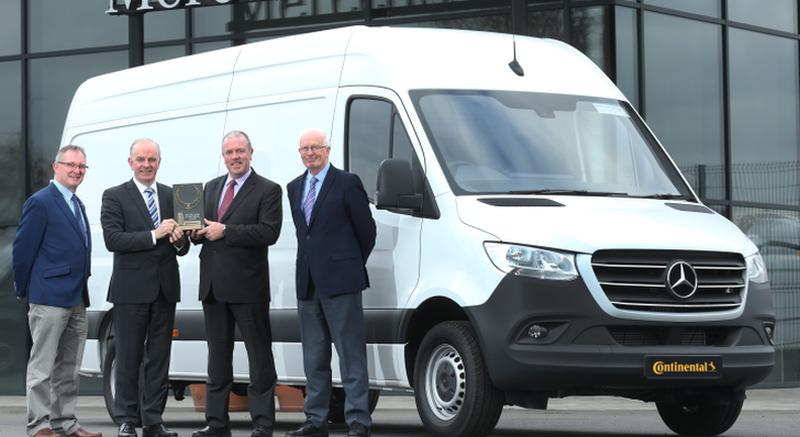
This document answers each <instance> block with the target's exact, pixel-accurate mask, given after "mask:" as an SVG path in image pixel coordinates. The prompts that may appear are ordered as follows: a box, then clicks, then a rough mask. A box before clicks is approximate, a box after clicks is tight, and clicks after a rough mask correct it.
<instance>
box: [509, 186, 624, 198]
mask: <svg viewBox="0 0 800 437" xmlns="http://www.w3.org/2000/svg"><path fill="white" fill-rule="evenodd" d="M506 194H560V195H565V196H600V197H614V196H623V197H624V196H628V193H618V192H613V191H589V190H566V189H560V188H543V189H541V190H511V191H506Z"/></svg>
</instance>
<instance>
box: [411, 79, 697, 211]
mask: <svg viewBox="0 0 800 437" xmlns="http://www.w3.org/2000/svg"><path fill="white" fill-rule="evenodd" d="M411 97H412V99H413V101H414V105H415V107H416V110H417V113H418V114H419V116H420V118H421V119H422V122H423V127H424V128H425V131H426V132H427V134H428V136H429V140H430V142H431V144H432V146H433V148H434V151H435V153H436V155H437V158H438V159H439V162H440V163H443V165H442V167H443V169H444V172H445V175H446V176H447V178H448V181H449V182H450V186H451V188H452V189H453V191H454V193H455V194H503V193H509V194H537V193H543V194H544V193H547V194H567V195H607V196H631V197H653V198H663V199H686V200H694V198H693V197H692V195H691V192H690V190H689V189H688V187H687V186H686V184H685V183H684V182H683V180H682V179H681V177H680V175H679V174H678V172H677V170H676V169H675V167H674V166H673V165H672V164H671V163H670V162H669V160H668V159H667V157H666V155H665V154H664V152H663V151H662V150H661V148H660V147H659V146H658V144H657V143H656V141H655V139H654V138H653V137H652V136H651V135H650V133H649V132H648V131H647V130H646V129H645V127H644V125H643V124H642V122H641V121H640V120H639V118H638V116H637V115H636V114H635V113H634V112H633V111H632V110H631V109H630V108H629V107H628V106H627V104H624V103H622V102H619V101H616V100H611V99H601V98H594V97H582V96H570V95H559V94H544V93H528V92H516V91H460V90H459V91H452V90H445V91H439V90H417V91H412V92H411Z"/></svg>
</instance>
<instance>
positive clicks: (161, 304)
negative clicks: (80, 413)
mask: <svg viewBox="0 0 800 437" xmlns="http://www.w3.org/2000/svg"><path fill="white" fill-rule="evenodd" d="M128 165H130V167H131V170H132V171H133V179H131V180H129V181H127V182H125V183H123V184H122V185H117V186H115V187H112V188H109V189H107V190H106V191H105V192H104V193H103V206H102V208H101V212H100V223H101V224H102V226H103V237H104V239H105V242H106V248H107V249H108V250H109V251H110V252H113V253H114V271H113V273H112V275H111V283H110V284H109V286H108V301H109V302H111V303H113V304H114V341H115V345H116V351H117V361H116V370H115V371H116V375H115V376H116V380H115V395H116V396H115V398H114V419H115V421H116V422H117V423H119V424H120V427H119V433H118V435H119V437H136V435H137V434H136V428H135V426H134V423H135V422H136V419H137V418H138V416H139V412H140V411H141V418H142V425H143V426H144V429H143V430H142V432H143V435H144V437H175V436H177V433H174V432H170V431H169V430H168V429H167V428H166V427H165V426H164V424H163V422H162V419H161V415H162V414H163V412H164V406H165V405H166V402H167V391H168V389H169V357H170V350H171V345H172V328H173V325H174V322H175V303H176V302H178V301H180V298H181V284H180V275H179V273H178V261H177V259H176V257H175V255H176V254H178V255H184V254H186V252H188V250H189V244H188V242H187V239H186V238H185V237H184V236H183V231H182V230H180V229H178V228H177V223H175V220H173V219H172V217H173V216H174V212H173V206H172V188H170V187H168V186H166V185H162V184H159V183H156V174H157V173H158V168H159V166H160V165H161V149H160V148H159V146H158V144H156V143H155V142H154V141H153V140H150V139H146V138H141V139H137V140H136V141H134V142H133V144H132V145H131V148H130V154H129V156H128ZM142 366H144V372H143V375H144V381H141V383H142V384H141V387H142V390H141V393H140V392H139V386H140V381H139V369H140V367H142ZM140 399H141V405H139V400H140Z"/></svg>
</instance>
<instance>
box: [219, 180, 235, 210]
mask: <svg viewBox="0 0 800 437" xmlns="http://www.w3.org/2000/svg"><path fill="white" fill-rule="evenodd" d="M234 187H236V179H232V180H231V181H230V182H229V183H228V189H227V190H225V195H224V196H222V203H220V204H219V211H217V220H222V217H223V216H224V215H225V213H226V212H228V207H229V206H231V202H233V189H234Z"/></svg>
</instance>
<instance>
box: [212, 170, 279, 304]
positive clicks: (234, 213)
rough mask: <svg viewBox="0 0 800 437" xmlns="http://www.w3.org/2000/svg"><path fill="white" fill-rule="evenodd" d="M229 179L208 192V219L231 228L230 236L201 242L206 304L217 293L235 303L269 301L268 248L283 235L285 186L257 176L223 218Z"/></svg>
mask: <svg viewBox="0 0 800 437" xmlns="http://www.w3.org/2000/svg"><path fill="white" fill-rule="evenodd" d="M226 177H227V175H223V176H220V177H218V178H216V179H212V180H211V181H209V182H208V183H207V184H206V186H205V189H204V193H203V201H204V202H205V203H204V208H205V217H206V218H207V219H209V220H212V221H218V222H221V223H223V224H225V236H224V237H223V238H221V239H219V240H216V241H209V240H200V241H199V242H198V243H201V244H202V245H203V249H202V250H201V251H200V300H205V299H206V298H207V297H208V296H209V293H211V291H212V290H213V294H214V299H216V300H218V301H220V302H230V303H257V302H266V301H269V299H270V297H269V264H268V257H267V255H268V247H269V246H270V245H272V244H274V243H275V241H277V240H278V235H279V234H280V232H281V224H282V221H283V213H282V212H281V210H282V208H281V196H282V190H281V187H280V185H278V184H276V183H274V182H272V181H270V180H269V179H266V178H264V177H261V176H259V175H258V174H256V172H255V170H253V172H252V173H251V174H250V176H249V177H248V178H247V180H246V181H245V182H244V184H242V186H241V188H239V192H238V193H237V194H236V196H235V197H234V198H233V202H231V204H230V206H229V207H228V210H227V211H226V212H225V215H224V216H223V217H217V209H218V207H219V199H220V196H222V189H223V188H225V187H224V185H225V179H226Z"/></svg>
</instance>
